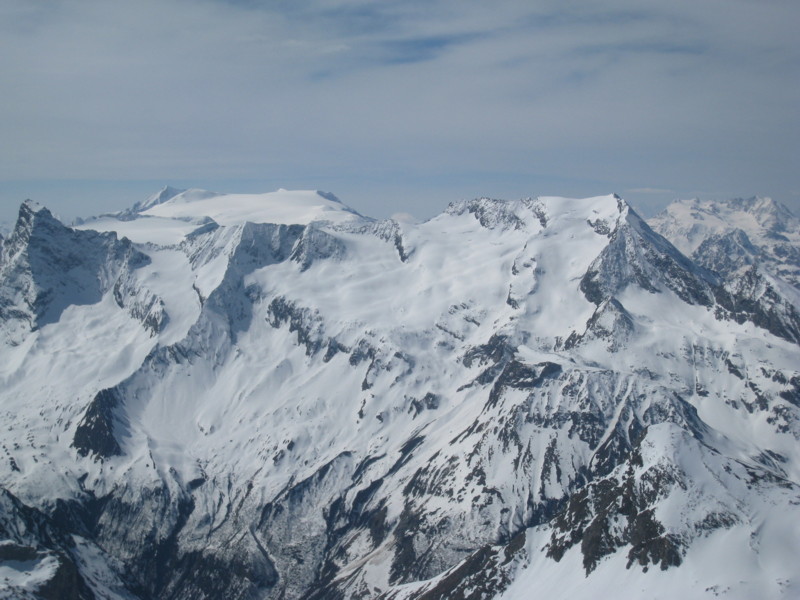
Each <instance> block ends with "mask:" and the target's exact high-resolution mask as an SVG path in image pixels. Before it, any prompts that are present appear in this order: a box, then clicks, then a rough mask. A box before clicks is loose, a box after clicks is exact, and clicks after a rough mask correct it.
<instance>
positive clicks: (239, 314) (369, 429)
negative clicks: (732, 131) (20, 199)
mask: <svg viewBox="0 0 800 600" xmlns="http://www.w3.org/2000/svg"><path fill="white" fill-rule="evenodd" d="M708 210H709V211H710V210H711V209H710V208H709V209H708ZM762 212H763V211H762ZM675 214H676V215H677V216H676V217H675V218H676V219H678V220H680V219H683V218H684V217H681V214H682V213H680V211H679V212H678V213H675ZM719 214H720V215H722V216H721V217H719V218H720V219H722V218H723V217H724V216H725V215H726V214H728V213H724V211H723V212H720V213H719ZM679 218H680V219H679ZM686 218H689V217H686ZM737 218H738V217H737ZM684 220H685V219H684ZM762 220H764V222H768V221H767V220H766V218H764V219H762ZM677 222H678V221H676V223H677ZM759 222H760V221H759ZM681 223H683V221H681ZM678 229H679V228H678ZM676 231H677V229H676ZM787 235H788V234H787ZM776 256H777V255H776ZM773 258H774V259H775V260H777V258H775V257H773ZM771 260H772V259H771ZM774 264H777V263H774ZM754 268H755V269H756V271H753V272H749V271H747V272H745V271H742V270H737V269H739V268H738V267H737V269H734V270H732V271H731V272H730V273H727V272H726V273H723V272H722V271H715V270H714V269H712V268H711V267H710V266H707V267H703V266H701V265H699V264H697V262H696V261H695V262H693V261H692V260H691V259H689V258H687V257H686V256H684V255H683V254H681V252H680V251H679V250H678V249H676V248H675V247H674V246H672V245H671V244H670V243H669V242H667V241H666V240H665V239H664V238H662V237H661V236H659V235H658V234H656V233H654V232H653V231H652V230H651V229H650V228H649V227H648V225H647V224H646V223H644V221H642V220H641V219H640V218H639V217H638V216H637V215H636V214H635V212H634V211H632V210H631V209H630V207H629V206H628V205H627V204H626V203H625V202H624V200H622V199H621V198H619V197H617V196H613V195H609V196H601V197H595V198H586V199H566V198H557V197H542V198H536V199H525V200H519V201H500V200H491V199H486V198H483V199H477V200H470V201H464V202H459V203H454V204H452V205H451V206H450V207H448V209H447V210H446V211H445V212H444V213H442V214H441V215H439V216H437V217H435V218H433V219H431V220H429V221H427V222H425V223H420V224H411V223H398V222H395V221H391V220H388V221H374V220H372V219H369V218H366V217H362V216H360V215H358V214H357V213H355V211H352V210H351V209H349V208H347V207H346V206H345V205H344V204H342V203H341V202H340V201H338V200H337V199H335V197H333V196H331V195H329V194H324V193H319V192H288V191H285V190H281V191H279V192H274V193H270V194H260V195H241V194H233V195H226V194H216V193H212V192H205V191H200V190H187V191H181V190H175V189H166V188H165V189H164V190H162V191H161V192H159V193H157V194H155V195H154V196H152V197H151V198H149V199H147V200H146V201H144V202H142V203H140V204H138V205H136V206H135V207H133V208H132V209H130V210H128V211H123V212H122V213H118V214H116V215H106V216H103V217H99V218H97V219H92V220H89V221H87V222H85V223H83V224H81V225H80V226H78V227H76V228H74V229H72V228H68V227H65V226H63V225H62V224H60V223H59V222H58V221H57V220H55V219H54V218H53V217H52V215H50V214H49V213H48V212H47V211H46V209H42V208H39V207H34V206H32V205H25V206H23V207H22V209H21V211H20V221H19V223H18V224H17V227H16V229H15V230H14V232H12V234H11V235H9V236H8V237H7V238H5V239H4V240H3V241H2V254H0V278H2V279H0V317H1V318H2V320H0V334H2V335H1V336H0V344H1V345H0V355H1V356H2V361H0V390H2V391H1V392H0V399H1V400H2V406H0V411H1V412H0V415H1V418H2V424H3V427H0V448H2V450H3V454H0V492H2V493H4V494H7V495H8V500H7V506H9V507H12V508H8V509H6V512H5V514H6V515H7V517H6V518H7V520H9V521H11V522H23V521H24V522H25V523H28V525H26V528H20V527H17V528H16V529H15V528H10V527H6V528H5V529H0V532H4V533H3V535H5V536H6V537H7V538H8V542H9V543H14V544H16V545H18V546H20V547H21V546H25V547H30V548H33V549H34V550H35V552H34V551H30V552H29V551H24V552H22V551H20V552H22V554H21V555H25V552H27V553H28V554H30V555H31V556H36V557H39V558H41V560H42V561H45V559H47V560H50V561H51V562H46V561H45V562H42V563H41V565H40V566H41V568H39V567H37V569H38V570H37V571H36V573H39V574H41V577H40V579H36V580H35V581H34V579H30V580H28V579H25V578H24V577H22V576H19V575H18V573H17V572H16V571H15V572H12V571H8V573H9V581H10V582H11V583H9V584H8V585H9V586H10V587H9V589H10V590H12V592H14V590H16V591H20V590H22V591H26V592H27V591H30V590H33V589H34V588H35V587H36V586H38V585H39V583H40V582H41V581H45V580H47V581H51V582H52V581H60V580H61V578H63V577H67V575H66V573H67V571H68V570H69V569H70V568H74V572H75V573H77V574H78V575H76V577H78V578H79V580H80V581H83V582H84V584H85V590H88V591H86V592H85V594H84V595H85V597H91V596H90V595H89V594H94V595H95V596H96V597H108V598H142V599H146V598H161V597H171V598H180V599H183V598H185V599H189V598H209V599H212V598H221V597H225V598H318V599H322V598H332V597H336V598H339V597H343V598H386V599H389V598H392V599H394V600H399V599H400V598H447V597H485V598H492V597H503V598H506V599H508V600H516V599H518V598H523V597H530V595H531V593H532V590H533V591H535V592H536V594H539V593H540V592H541V594H542V595H543V596H554V597H561V596H564V595H569V596H570V597H575V598H583V597H586V598H589V597H602V596H605V595H607V594H610V593H611V592H612V591H613V592H614V593H615V595H616V596H619V597H623V598H626V597H631V598H635V597H644V596H647V597H664V598H667V597H674V596H675V595H678V594H679V595H681V596H685V597H687V598H694V597H697V598H706V597H708V598H712V597H716V596H717V595H720V596H724V595H726V594H727V595H729V596H730V597H733V598H745V597H761V598H793V597H796V595H797V593H798V589H800V576H798V574H797V573H796V572H795V571H796V570H795V569H794V567H793V565H795V564H796V563H797V559H800V551H799V549H798V546H797V540H798V539H800V536H799V535H798V533H800V532H798V529H797V526H796V525H795V524H796V523H800V518H799V517H800V511H799V509H798V506H800V492H799V491H798V490H799V489H800V488H798V484H800V444H798V440H799V439H800V370H799V369H798V365H800V346H798V341H799V340H800V337H799V336H800V315H798V310H800V306H798V304H797V296H796V295H793V294H791V293H787V292H786V290H787V289H789V287H791V285H790V284H789V283H786V282H785V281H784V280H782V279H781V273H782V271H780V270H779V269H777V268H773V269H772V270H771V271H769V272H767V271H764V274H761V271H758V269H761V268H762V266H761V263H758V264H756V265H755V266H754ZM764 268H765V269H766V267H764ZM78 288H87V289H91V290H92V291H93V295H86V294H84V295H83V296H80V295H76V293H75V292H74V290H75V289H78ZM76 298H77V299H78V300H80V301H79V302H78V301H73V300H75V299H76ZM56 309H58V310H56ZM59 311H60V312H59ZM53 315H57V318H56V317H54V316H53ZM9 515H10V516H9ZM0 516H2V515H0ZM2 523H3V521H2V520H0V525H2ZM33 523H36V526H34V525H33ZM782 523H785V526H783V527H782V526H781V524H782ZM51 531H55V532H58V535H59V536H61V537H58V536H56V534H55V533H50V532H51ZM0 537H2V536H0ZM56 538H57V539H56ZM70 540H72V541H71V542H70ZM0 543H2V539H0ZM1 549H2V546H0V550H1ZM31 552H33V554H31ZM37 552H38V554H37ZM2 556H3V555H2V553H0V568H8V569H12V570H13V569H14V568H15V566H14V564H11V563H9V564H8V565H5V563H3V558H2ZM53 557H56V558H57V559H58V561H59V562H58V564H61V565H66V566H64V567H63V568H61V569H60V570H57V569H50V567H47V565H50V564H51V563H52V560H56V559H55V558H53ZM154 557H156V558H154ZM37 560H38V559H37ZM52 564H55V563H52ZM69 565H72V567H69ZM44 567H47V569H45V568H44ZM48 569H50V570H48ZM65 569H66V570H65ZM17 571H19V569H17ZM70 572H72V571H70ZM59 573H60V574H59ZM12 576H13V577H12ZM37 577H39V575H37ZM12 579H13V581H12ZM40 580H41V581H40ZM76 581H78V579H76ZM82 589H83V588H82ZM20 593H21V592H20Z"/></svg>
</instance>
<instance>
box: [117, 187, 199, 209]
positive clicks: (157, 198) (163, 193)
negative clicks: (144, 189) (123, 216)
mask: <svg viewBox="0 0 800 600" xmlns="http://www.w3.org/2000/svg"><path fill="white" fill-rule="evenodd" d="M185 191H186V190H183V189H178V188H174V187H172V186H169V185H165V186H164V187H162V188H161V189H160V190H159V191H157V192H156V193H155V194H153V195H152V196H150V197H149V198H147V199H146V200H142V201H141V202H137V203H136V204H134V205H133V208H132V209H131V210H132V211H133V212H142V211H145V210H147V209H148V208H150V207H153V206H158V205H159V204H164V202H167V201H169V200H171V199H172V198H174V197H175V196H177V195H178V194H182V193H183V192H185Z"/></svg>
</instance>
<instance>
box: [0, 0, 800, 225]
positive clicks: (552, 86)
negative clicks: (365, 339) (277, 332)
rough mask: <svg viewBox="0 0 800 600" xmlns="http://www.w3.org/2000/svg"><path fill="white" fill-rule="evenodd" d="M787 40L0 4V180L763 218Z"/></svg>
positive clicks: (773, 8)
mask: <svg viewBox="0 0 800 600" xmlns="http://www.w3.org/2000/svg"><path fill="white" fill-rule="evenodd" d="M798 21H800V4H798V3H796V2H794V1H788V0H787V1H784V0H773V1H771V2H759V3H756V2H750V1H749V0H725V1H723V0H708V1H707V2H696V1H689V0H675V1H674V2H670V3H659V4H652V3H641V2H636V1H635V0H609V1H608V2H604V3H602V4H598V3H594V2H589V1H588V0H571V1H567V2H563V1H561V2H556V1H555V0H552V1H551V0H543V1H541V2H536V3H530V2H524V1H522V0H511V1H509V2H503V3H495V4H491V5H490V4H487V3H485V2H478V1H477V0H430V1H428V2H422V1H420V0H413V1H411V0H409V1H404V2H399V1H397V2H395V1H389V2H379V3H378V2H372V1H369V2H368V1H366V0H328V1H326V2H323V1H322V0H304V1H301V2H285V3H263V2H255V1H249V0H226V1H223V0H199V1H191V2H190V1H189V0H158V1H156V0H140V1H139V2H136V3H122V2H108V1H106V0H53V1H52V2H48V3H38V2H29V1H28V0H7V1H6V2H4V3H2V4H1V5H0V81H3V82H4V86H3V93H2V94H0V136H2V139H3V140H4V143H3V144H2V146H0V181H3V180H6V181H9V180H12V179H13V180H20V179H26V180H36V179H41V178H62V179H63V178H82V179H87V180H89V179H106V180H113V179H126V180H130V179H159V178H163V179H169V180H174V179H183V180H191V179H193V178H196V179H202V180H208V179H211V178H218V179H226V180H235V179H237V178H241V179H264V178H273V177H275V178H284V179H286V180H287V181H289V180H291V181H301V182H302V181H303V180H304V177H305V178H306V179H308V180H310V179H314V180H315V181H319V180H325V178H328V180H329V181H330V183H331V185H330V187H333V188H334V191H337V192H339V191H342V189H343V188H344V189H347V190H356V194H358V190H359V189H360V188H359V185H358V181H364V180H369V181H371V182H380V181H384V182H385V183H386V184H387V185H395V186H398V187H397V190H399V189H400V187H399V183H398V182H401V181H402V182H405V184H404V185H405V187H404V188H403V192H402V193H400V192H399V191H395V196H398V197H400V196H402V197H403V198H406V199H411V200H409V201H413V199H414V198H416V197H420V198H423V197H424V198H425V201H426V202H430V198H431V196H430V194H431V193H432V192H431V190H435V191H436V192H437V193H440V194H443V195H445V196H447V194H455V193H459V194H461V193H466V194H469V191H468V190H467V191H464V190H465V188H464V186H462V182H464V181H470V182H471V184H470V185H471V188H470V189H473V188H474V189H475V193H476V194H479V193H490V194H492V195H500V194H503V193H506V192H507V193H515V192H519V193H520V195H530V194H537V193H540V192H553V193H564V194H567V193H576V194H581V193H586V194H591V193H597V192H605V191H610V190H620V189H622V190H624V189H633V190H636V189H639V190H640V189H641V188H637V182H641V181H654V182H664V183H666V185H667V186H670V187H675V188H676V189H697V188H707V189H732V190H735V191H738V192H739V193H741V194H747V193H754V192H759V193H766V194H771V195H773V196H775V197H781V196H782V194H786V195H788V194H789V191H790V190H795V189H797V188H798V186H800V181H798V177H800V175H798V173H797V170H796V165H795V164H794V163H795V162H796V157H797V156H798V155H800V124H798V119H797V116H796V115H797V109H796V107H797V106H798V105H800V81H798V78H797V77H796V72H797V66H798V64H800V41H798V38H797V36H796V32H795V24H796V23H797V22H798ZM476 173H495V174H497V173H504V174H506V175H505V177H506V179H505V181H508V182H513V185H512V184H511V183H509V185H508V186H506V187H505V188H504V187H503V185H502V181H504V180H503V179H502V178H499V177H495V176H492V177H486V178H484V179H482V180H480V179H477V178H476V175H475V174H476ZM433 179H436V182H435V183H431V182H432V180H433ZM554 181H559V182H562V183H561V185H562V186H563V187H561V188H559V189H552V188H550V187H547V186H549V185H550V182H554ZM415 182H416V185H417V187H416V188H415V187H414V185H415ZM570 182H572V183H570ZM490 184H491V186H494V187H492V188H491V189H486V188H488V187H490ZM426 186H427V187H426ZM484 186H485V187H484ZM378 187H379V186H378V184H377V183H376V184H375V185H374V186H373V187H371V188H370V190H373V189H377V188H378ZM479 188H480V189H479ZM498 188H503V189H498ZM415 189H416V190H417V191H418V193H416V194H415V193H414V190H415ZM426 190H427V191H426ZM495 190H496V191H495ZM634 193H642V194H645V193H646V192H641V191H639V192H634ZM387 195H391V193H390V192H388V193H387ZM373 197H374V194H373V192H372V191H370V192H369V193H366V192H365V193H364V194H363V196H362V198H363V201H364V202H372V198H373ZM450 198H451V196H447V197H446V198H445V199H444V200H445V201H446V200H447V199H450ZM420 202H422V200H420ZM400 209H401V208H400V207H398V208H397V210H400ZM408 209H410V210H411V211H413V212H415V213H417V214H420V215H424V214H426V210H425V209H424V208H419V207H414V206H409V207H408ZM389 210H391V209H389Z"/></svg>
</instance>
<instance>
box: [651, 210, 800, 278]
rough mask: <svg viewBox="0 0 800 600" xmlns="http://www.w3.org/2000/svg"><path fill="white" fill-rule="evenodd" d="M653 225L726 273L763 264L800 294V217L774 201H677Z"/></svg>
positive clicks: (702, 261)
mask: <svg viewBox="0 0 800 600" xmlns="http://www.w3.org/2000/svg"><path fill="white" fill-rule="evenodd" d="M650 225H651V227H652V228H653V229H654V230H655V231H657V232H658V233H660V234H661V235H663V236H664V237H666V238H667V239H668V240H670V241H671V242H672V243H673V244H674V245H675V246H676V247H677V248H679V249H680V250H681V252H683V253H684V254H686V255H687V256H691V257H692V258H693V259H694V260H695V261H696V262H698V263H699V264H701V265H703V266H705V267H708V268H711V269H714V270H716V271H717V272H719V273H722V274H723V275H729V274H732V273H735V272H737V271H743V270H747V269H750V268H752V267H754V266H758V267H760V268H761V269H762V271H765V272H767V273H770V274H773V275H776V276H778V277H780V278H781V279H782V280H784V281H786V282H788V283H790V284H792V285H793V286H794V287H795V288H797V289H798V290H800V219H798V218H797V217H795V216H794V215H793V214H792V213H791V212H790V211H789V209H788V208H786V207H785V206H783V205H782V204H781V203H780V202H777V201H775V200H772V199H771V198H757V197H756V198H748V199H741V198H737V199H734V200H729V201H727V202H713V201H709V200H704V201H702V200H698V199H694V200H682V201H678V202H673V203H672V204H670V205H669V206H668V207H667V208H666V210H664V211H663V212H662V213H661V214H659V215H658V216H656V217H655V218H653V219H651V221H650Z"/></svg>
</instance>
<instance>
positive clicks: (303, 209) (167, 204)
mask: <svg viewBox="0 0 800 600" xmlns="http://www.w3.org/2000/svg"><path fill="white" fill-rule="evenodd" d="M142 214H144V215H146V216H154V217H166V218H173V219H187V218H203V217H208V218H211V219H214V221H216V222H217V223H219V224H220V225H237V224H241V223H244V222H247V221H250V222H253V223H275V224H301V225H305V224H308V223H310V222H312V221H331V222H335V223H338V222H342V221H349V220H353V219H357V220H358V219H363V218H364V217H362V216H361V215H360V214H358V213H357V212H356V211H355V210H353V209H352V208H349V207H348V206H346V205H345V204H343V203H342V201H341V200H339V199H338V198H337V197H336V196H334V195H333V194H330V193H327V192H318V191H315V190H293V191H290V190H284V189H279V190H277V191H275V192H269V193H265V194H218V193H215V192H208V191H205V190H198V189H190V190H186V191H183V192H181V193H179V194H176V195H174V196H172V197H170V198H168V199H167V200H165V201H164V202H161V203H159V204H156V205H153V206H150V207H148V208H147V209H146V210H143V211H142Z"/></svg>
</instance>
